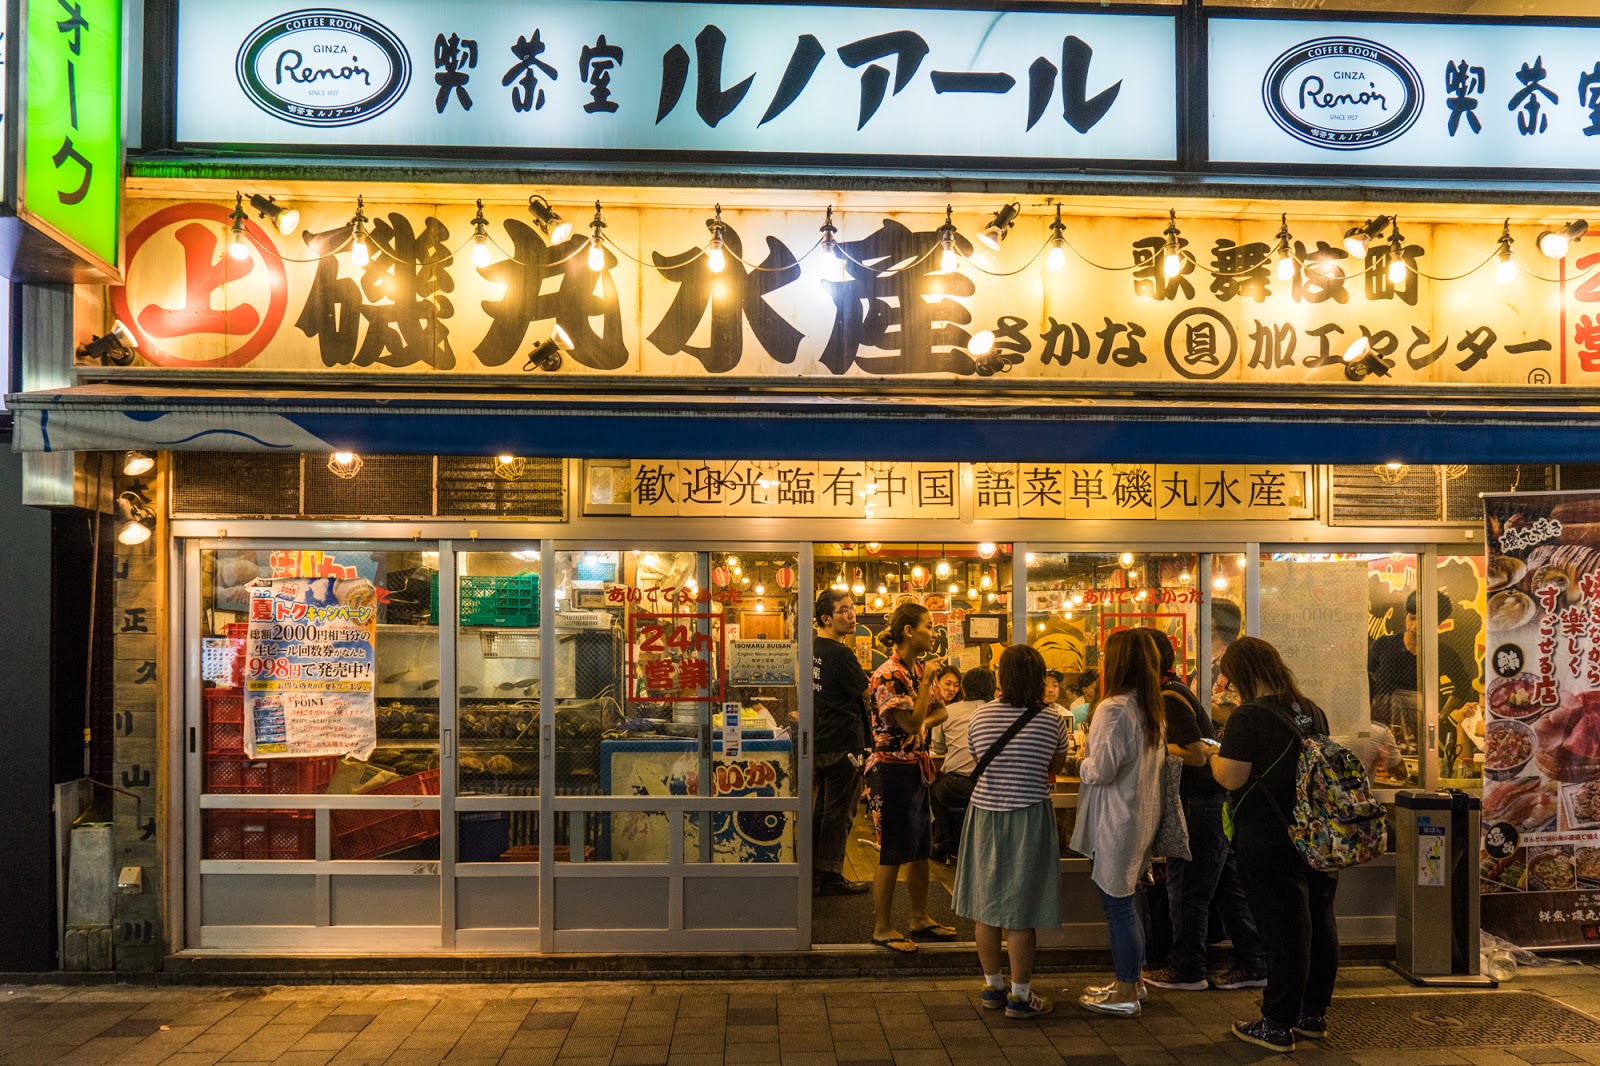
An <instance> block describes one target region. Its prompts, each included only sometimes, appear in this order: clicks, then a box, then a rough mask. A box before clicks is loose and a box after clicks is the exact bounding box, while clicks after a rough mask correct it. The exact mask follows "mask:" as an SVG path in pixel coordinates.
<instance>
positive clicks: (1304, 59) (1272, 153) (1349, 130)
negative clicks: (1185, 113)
mask: <svg viewBox="0 0 1600 1066" xmlns="http://www.w3.org/2000/svg"><path fill="white" fill-rule="evenodd" d="M1208 29H1209V33H1208V40H1209V46H1210V63H1209V71H1210V86H1209V91H1210V100H1211V123H1210V158H1211V159H1212V160H1213V161H1214V162H1222V163H1315V164H1317V165H1319V166H1329V165H1333V166H1341V165H1360V166H1406V167H1426V168H1439V167H1475V168H1494V169H1504V168H1530V169H1538V170H1547V169H1552V168H1554V169H1579V168H1581V169H1588V168H1592V167H1593V166H1594V165H1595V163H1596V161H1597V160H1600V140H1597V139H1595V138H1596V136H1597V135H1600V27H1596V26H1538V25H1528V24H1526V23H1517V24H1512V25H1492V24H1487V23H1459V24H1458V23H1452V24H1443V25H1441V24H1437V23H1425V22H1405V23H1400V22H1374V21H1371V20H1363V21H1360V22H1354V21H1351V22H1332V21H1322V20H1319V21H1296V20H1288V19H1253V18H1214V19H1210V20H1209V21H1208Z"/></svg>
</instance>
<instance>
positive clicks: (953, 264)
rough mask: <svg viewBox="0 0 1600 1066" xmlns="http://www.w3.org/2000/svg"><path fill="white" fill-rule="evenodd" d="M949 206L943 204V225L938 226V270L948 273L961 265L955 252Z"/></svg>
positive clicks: (954, 232) (953, 230) (954, 234)
mask: <svg viewBox="0 0 1600 1066" xmlns="http://www.w3.org/2000/svg"><path fill="white" fill-rule="evenodd" d="M950 214H951V208H950V205H949V204H945V205H944V225H942V226H940V227H939V231H938V233H939V272H940V273H941V274H949V273H951V272H953V271H955V270H958V269H960V267H961V258H960V256H959V255H958V254H957V253H956V227H955V223H954V222H951V221H950Z"/></svg>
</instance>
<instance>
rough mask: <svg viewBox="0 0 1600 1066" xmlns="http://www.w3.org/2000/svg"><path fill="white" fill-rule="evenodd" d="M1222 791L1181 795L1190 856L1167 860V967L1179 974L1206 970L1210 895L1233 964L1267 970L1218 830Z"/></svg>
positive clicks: (1191, 976) (1189, 977) (1190, 976)
mask: <svg viewBox="0 0 1600 1066" xmlns="http://www.w3.org/2000/svg"><path fill="white" fill-rule="evenodd" d="M1222 800H1223V797H1222V796H1221V795H1220V794H1219V795H1217V796H1205V797H1196V798H1190V799H1185V800H1184V801H1183V816H1184V818H1185V820H1186V821H1187V822H1188V823H1189V851H1190V853H1191V854H1192V855H1193V858H1191V859H1188V860H1184V859H1168V860H1167V905H1168V908H1169V909H1170V911H1171V914H1172V950H1171V952H1170V953H1169V954H1168V955H1167V969H1169V970H1171V971H1172V973H1173V974H1174V975H1175V976H1176V977H1178V978H1179V979H1181V980H1185V981H1199V980H1202V979H1204V977H1205V975H1206V927H1207V924H1208V920H1209V916H1210V912H1211V901H1212V900H1213V899H1215V900H1216V902H1217V910H1218V911H1220V912H1221V914H1222V928H1223V930H1224V931H1225V932H1226V933H1227V934H1228V939H1229V940H1231V941H1233V965H1234V966H1235V967H1236V968H1237V969H1240V970H1247V971H1249V972H1250V973H1253V974H1259V973H1265V972H1266V970H1267V957H1266V952H1265V951H1264V950H1263V949H1262V947H1261V936H1260V934H1259V933H1257V932H1256V922H1255V918H1254V916H1253V915H1252V914H1251V913H1250V904H1249V902H1248V901H1247V900H1246V898H1245V894H1244V886H1243V885H1242V884H1241V883H1240V882H1239V864H1238V862H1237V860H1236V859H1235V858H1234V855H1233V849H1232V848H1231V847H1230V846H1229V844H1228V838H1227V836H1226V834H1224V833H1223V831H1222Z"/></svg>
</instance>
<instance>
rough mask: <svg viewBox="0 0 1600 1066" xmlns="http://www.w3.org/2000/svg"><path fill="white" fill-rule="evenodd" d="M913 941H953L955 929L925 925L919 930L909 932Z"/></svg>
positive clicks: (945, 926) (946, 926)
mask: <svg viewBox="0 0 1600 1066" xmlns="http://www.w3.org/2000/svg"><path fill="white" fill-rule="evenodd" d="M910 935H911V939H913V940H954V939H955V938H956V931H955V928H954V927H952V926H948V925H925V926H923V927H922V928H921V929H913V930H911V934H910Z"/></svg>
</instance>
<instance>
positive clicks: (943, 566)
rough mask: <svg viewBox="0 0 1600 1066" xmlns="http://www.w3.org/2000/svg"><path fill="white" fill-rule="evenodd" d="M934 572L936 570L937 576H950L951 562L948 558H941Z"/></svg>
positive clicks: (934, 567) (935, 565)
mask: <svg viewBox="0 0 1600 1066" xmlns="http://www.w3.org/2000/svg"><path fill="white" fill-rule="evenodd" d="M933 572H934V574H935V575H936V576H938V577H941V578H946V577H949V576H950V563H949V561H948V560H946V559H940V560H939V561H938V562H937V563H935V564H934V566H933Z"/></svg>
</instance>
